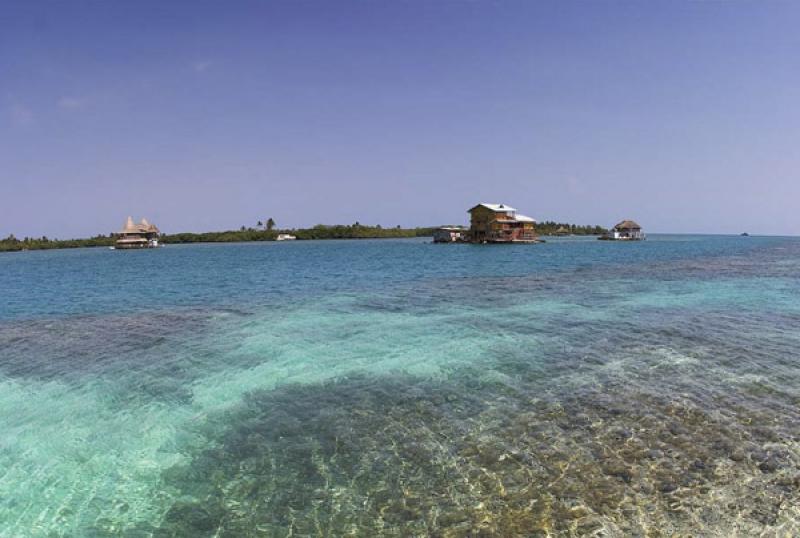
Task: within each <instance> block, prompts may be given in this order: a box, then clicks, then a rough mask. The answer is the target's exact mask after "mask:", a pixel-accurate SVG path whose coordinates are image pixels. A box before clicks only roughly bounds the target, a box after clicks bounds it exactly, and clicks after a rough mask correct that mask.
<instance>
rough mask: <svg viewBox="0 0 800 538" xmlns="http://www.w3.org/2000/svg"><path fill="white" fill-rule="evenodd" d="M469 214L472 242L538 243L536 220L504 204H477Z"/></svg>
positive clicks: (470, 238)
mask: <svg viewBox="0 0 800 538" xmlns="http://www.w3.org/2000/svg"><path fill="white" fill-rule="evenodd" d="M468 213H469V214H470V226H469V241H470V242H472V243H538V242H539V238H538V237H537V236H536V229H535V225H536V221H535V220H534V219H532V218H531V217H528V216H526V215H521V214H519V213H517V210H516V209H514V208H513V207H511V206H508V205H505V204H485V203H483V204H478V205H476V206H475V207H473V208H472V209H470V210H468Z"/></svg>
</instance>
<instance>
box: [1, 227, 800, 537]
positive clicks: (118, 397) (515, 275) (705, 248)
mask: <svg viewBox="0 0 800 538" xmlns="http://www.w3.org/2000/svg"><path fill="white" fill-rule="evenodd" d="M798 349H800V240H798V239H794V238H756V237H751V238H739V237H704V236H655V237H651V238H650V240H649V241H647V242H642V243H609V242H600V241H595V240H592V239H577V238H566V239H561V240H553V241H551V242H549V243H547V244H543V245H520V246H472V245H433V244H430V243H427V242H426V241H425V240H396V241H395V240H382V241H322V242H295V243H267V244H265V243H261V244H237V245H192V246H169V247H167V248H164V249H160V250H153V251H141V252H137V251H131V252H116V251H110V250H105V249H95V250H65V251H51V252H23V253H11V254H3V255H0V432H2V433H1V434H0V536H15V537H16V536H130V537H134V536H135V537H144V536H318V535H322V536H341V535H347V534H352V535H364V536H425V535H433V536H540V535H541V536H546V535H564V536H570V535H573V536H584V535H597V536H599V535H603V536H629V535H642V536H644V535H648V536H672V535H676V534H677V535H688V534H692V535H711V536H713V535H717V536H735V535H739V536H752V535H757V534H764V535H798V534H800V444H799V443H800V408H799V407H798V406H799V405H800V357H798V354H799V353H798Z"/></svg>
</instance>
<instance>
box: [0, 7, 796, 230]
mask: <svg viewBox="0 0 800 538" xmlns="http://www.w3.org/2000/svg"><path fill="white" fill-rule="evenodd" d="M798 16H800V4H796V3H778V2H767V3H745V2H724V3H723V2H691V3H690V2H685V3H678V2H648V3H645V2H603V1H601V2H593V3H563V2H536V3H531V2H481V1H476V2H416V1H410V2H402V3H390V2H350V1H348V2H340V3H326V2H311V1H309V2H271V3H260V2H252V3H251V2H244V3H241V4H237V6H236V9H233V8H231V7H230V6H223V5H221V4H218V3H214V2H170V3H158V2H148V1H145V2H138V3H135V4H134V3H130V4H121V3H102V2H72V3H69V4H63V3H57V2H38V3H34V2H7V3H5V4H4V5H3V6H0V20H2V22H3V23H4V25H3V27H4V32H3V33H2V34H0V183H2V185H0V186H1V187H2V191H1V192H2V193H3V194H2V196H0V237H5V236H7V235H8V234H10V233H13V234H15V235H16V236H17V237H23V236H36V237H38V236H42V235H47V236H48V237H58V238H73V237H86V236H91V235H96V234H98V233H100V234H107V233H109V232H112V231H116V230H118V229H119V228H121V226H122V224H123V223H124V221H125V219H126V218H127V216H128V215H131V216H133V217H134V218H135V219H136V220H139V219H141V218H142V217H146V218H148V219H149V220H150V221H152V222H154V223H156V224H157V225H158V226H159V227H160V228H161V229H162V230H163V231H165V232H168V233H175V232H184V231H196V232H201V231H211V230H223V229H238V228H239V227H240V226H242V225H245V226H255V225H256V222H257V221H259V220H260V221H264V220H266V219H267V218H269V217H272V218H274V219H275V221H276V222H277V225H278V226H279V227H285V228H299V227H310V226H313V225H315V224H320V223H322V224H350V223H353V222H355V221H359V222H361V223H363V224H380V225H382V226H385V227H392V226H396V225H401V226H403V227H414V226H430V225H439V224H446V223H448V224H460V223H461V224H464V223H466V222H467V214H466V210H467V209H468V208H469V207H471V206H472V205H474V204H475V203H478V202H503V203H506V204H509V205H512V206H514V207H516V208H517V209H518V210H519V211H520V212H521V213H524V214H528V215H531V216H533V217H534V218H536V219H537V220H539V221H544V220H556V221H566V222H572V223H575V224H592V225H594V224H600V225H603V226H607V227H608V226H612V225H613V224H615V223H616V222H618V221H620V220H622V219H624V218H631V219H635V220H637V221H638V222H640V223H641V224H642V226H643V227H644V229H645V231H646V232H649V233H656V232H668V233H726V234H736V233H741V232H745V231H746V232H750V233H751V234H754V235H755V234H769V235H800V213H798V211H797V208H796V206H797V200H798V199H800V181H798V178H797V177H796V176H797V170H800V155H798V153H797V151H796V150H795V148H794V146H795V141H796V140H797V139H798V135H800V121H798V120H800V110H798V107H797V106H796V104H797V102H798V96H799V95H800V56H798V54H797V51H798V50H800V47H799V46H800V34H798V33H797V32H796V21H797V20H799V19H798Z"/></svg>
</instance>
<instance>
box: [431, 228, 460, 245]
mask: <svg viewBox="0 0 800 538" xmlns="http://www.w3.org/2000/svg"><path fill="white" fill-rule="evenodd" d="M466 238H467V230H466V229H465V228H462V227H460V226H442V227H440V228H436V230H434V232H433V242H434V243H460V242H461V241H464V240H466Z"/></svg>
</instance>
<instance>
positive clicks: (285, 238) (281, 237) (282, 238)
mask: <svg viewBox="0 0 800 538" xmlns="http://www.w3.org/2000/svg"><path fill="white" fill-rule="evenodd" d="M295 239H297V237H295V236H293V235H291V234H278V237H276V238H275V241H294V240H295Z"/></svg>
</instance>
